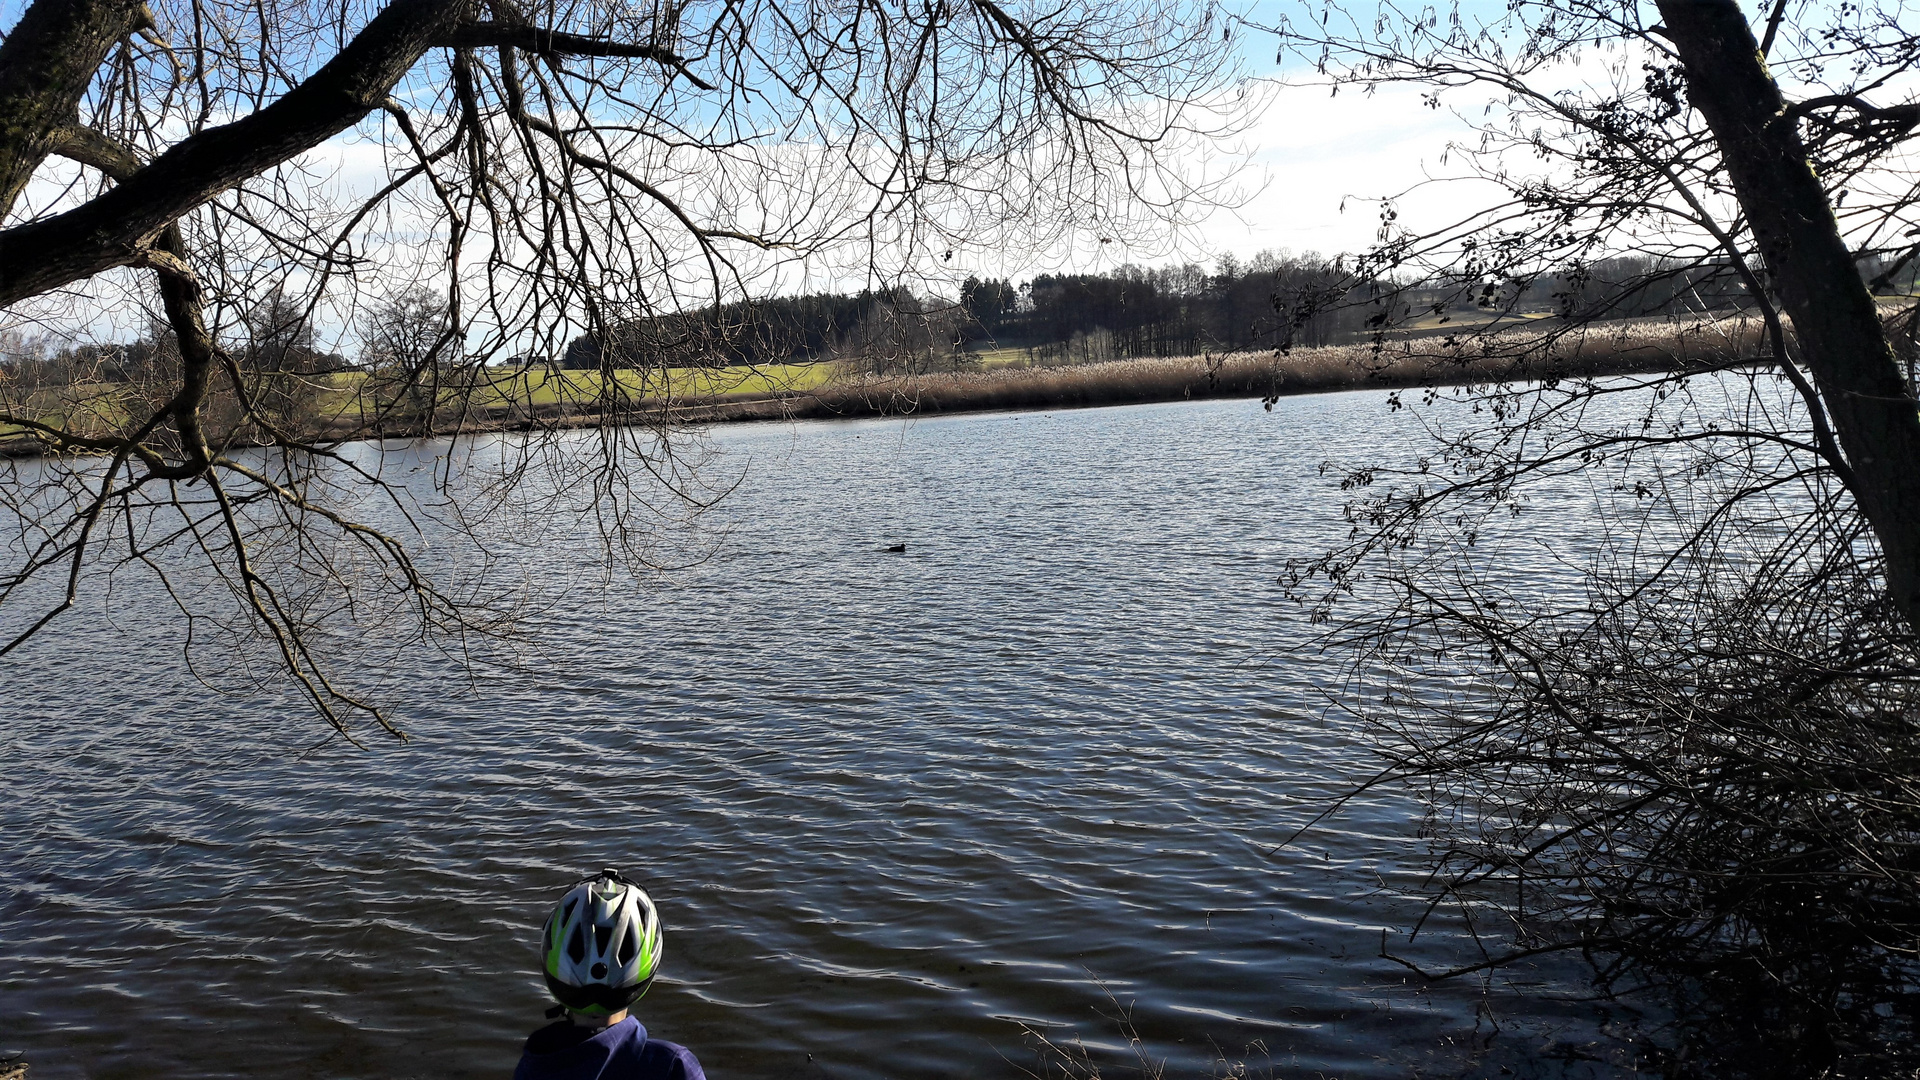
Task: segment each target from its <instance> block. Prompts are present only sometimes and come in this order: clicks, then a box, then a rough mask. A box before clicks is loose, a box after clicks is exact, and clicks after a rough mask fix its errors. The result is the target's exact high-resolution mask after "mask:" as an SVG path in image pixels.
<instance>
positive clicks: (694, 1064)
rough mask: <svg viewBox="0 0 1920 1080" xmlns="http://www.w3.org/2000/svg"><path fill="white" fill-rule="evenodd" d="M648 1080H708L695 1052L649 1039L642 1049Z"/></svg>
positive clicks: (673, 1043)
mask: <svg viewBox="0 0 1920 1080" xmlns="http://www.w3.org/2000/svg"><path fill="white" fill-rule="evenodd" d="M641 1060H642V1062H643V1063H644V1066H645V1072H646V1076H647V1078H648V1080H654V1078H656V1077H657V1078H659V1080H707V1074H706V1072H705V1070H703V1069H701V1068H700V1060H699V1059H698V1058H696V1057H694V1056H693V1051H691V1050H689V1049H687V1048H686V1047H684V1046H681V1045H680V1044H679V1043H676V1042H668V1041H667V1040H665V1039H653V1038H649V1039H648V1040H647V1043H646V1045H645V1046H644V1047H643V1048H642V1049H641Z"/></svg>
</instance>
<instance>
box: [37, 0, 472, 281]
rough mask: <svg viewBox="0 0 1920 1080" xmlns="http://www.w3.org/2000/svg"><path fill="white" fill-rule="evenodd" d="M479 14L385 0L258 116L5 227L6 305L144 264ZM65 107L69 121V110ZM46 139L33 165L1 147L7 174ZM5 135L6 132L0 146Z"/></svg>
mask: <svg viewBox="0 0 1920 1080" xmlns="http://www.w3.org/2000/svg"><path fill="white" fill-rule="evenodd" d="M48 6H54V7H58V6H60V5H59V3H58V2H57V0H40V2H39V3H38V4H36V5H35V6H34V9H33V10H34V11H38V10H40V8H42V7H48ZM472 9H473V5H472V2H471V0H390V2H388V3H387V4H386V5H385V6H384V7H383V8H382V9H381V10H380V12H379V13H378V14H376V15H375V16H374V17H373V18H372V20H370V21H369V22H368V23H367V25H366V27H365V28H364V29H363V30H361V31H360V33H359V34H357V35H355V37H354V39H353V40H352V41H351V42H349V43H348V45H347V47H346V48H344V49H342V50H341V51H340V53H339V54H338V55H336V56H335V57H334V58H333V59H332V60H329V61H328V62H327V63H326V64H325V65H323V66H322V67H321V68H320V70H318V71H316V72H314V73H313V74H312V75H311V76H309V77H308V78H307V79H306V80H305V81H304V82H302V83H301V84H300V85H298V86H296V87H294V88H293V89H292V90H289V91H288V92H287V93H286V94H285V95H284V96H283V97H281V98H280V99H279V100H277V101H275V102H273V103H272V104H270V105H268V106H266V107H265V108H263V109H261V110H260V111H259V112H256V113H252V114H250V115H248V116H244V117H242V118H240V119H238V120H235V121H233V122H232V123H230V124H225V125H223V126H221V127H216V128H209V129H207V130H205V131H202V132H199V133H197V134H194V135H191V136H189V137H187V138H186V139H183V140H181V141H180V142H179V143H177V144H175V145H174V146H173V147H171V148H170V149H168V150H167V151H166V152H165V153H163V154H161V155H160V156H159V157H157V158H155V159H154V160H153V161H152V162H150V163H148V164H147V165H146V166H145V167H143V168H141V169H140V170H139V171H138V172H136V173H134V174H133V175H132V176H129V177H127V179H126V181H125V182H124V183H122V184H120V185H119V186H117V187H114V188H111V189H109V190H108V191H106V192H105V193H103V194H101V195H100V196H98V197H96V198H94V199H92V200H90V201H89V202H87V203H86V204H85V205H83V206H79V207H76V208H74V209H72V210H69V211H67V212H66V213H63V214H59V215H56V216H54V217H50V218H44V219H42V220H39V221H34V222H30V223H28V224H25V225H17V226H15V227H13V228H11V229H7V230H4V231H0V307H4V306H6V305H8V304H12V303H15V302H17V301H19V300H22V299H25V298H26V297H29V296H36V295H38V294H40V293H43V292H46V291H48V290H49V289H57V288H59V287H61V286H63V285H67V284H70V283H72V282H75V281H79V280H82V279H84V278H87V277H91V276H92V275H94V274H97V273H99V272H101V271H102V270H107V269H110V268H112V267H115V266H126V265H128V264H130V263H134V262H137V261H139V260H140V259H141V257H142V252H143V250H144V249H149V248H151V247H152V245H153V243H154V240H155V239H156V237H158V235H159V234H160V232H161V230H163V229H165V228H166V227H167V226H169V225H171V224H173V223H174V222H175V221H177V220H179V219H180V217H181V216H183V215H185V214H187V213H190V212H192V211H193V210H194V209H195V208H197V207H199V206H201V205H203V204H205V203H206V202H207V201H208V200H210V199H212V198H214V197H215V196H217V195H219V194H220V193H221V192H223V191H226V190H228V189H229V188H231V187H233V186H234V185H235V184H238V183H240V182H242V181H244V180H246V179H247V178H248V177H252V176H257V175H259V174H260V173H262V172H265V171H266V170H268V169H271V168H273V167H275V166H277V165H279V164H281V163H283V162H285V161H288V160H290V159H292V158H293V157H295V156H297V155H299V154H300V153H302V152H304V151H307V150H310V149H312V148H313V147H316V146H318V145H320V144H321V143H323V142H325V141H327V140H328V139H330V138H332V137H333V136H335V135H338V134H339V133H340V132H342V131H345V130H346V129H348V128H349V127H352V126H353V125H354V124H356V123H358V122H359V121H360V119H361V118H362V117H364V116H366V115H367V113H369V112H371V111H372V110H374V109H376V108H378V107H379V106H380V104H381V102H383V101H385V100H386V97H387V94H388V93H389V92H390V91H391V90H392V89H393V87H394V85H395V84H396V83H398V82H399V81H400V80H401V79H402V78H403V77H405V75H406V73H407V71H408V69H410V68H412V67H413V65H414V64H415V63H417V62H418V61H419V59H420V57H421V56H422V55H424V54H425V53H426V51H427V50H428V49H429V48H432V47H433V46H434V44H435V43H436V42H437V41H439V40H443V39H446V38H449V37H451V36H452V34H453V32H454V31H455V30H456V29H457V28H458V27H459V26H460V25H461V24H462V23H463V22H464V21H465V20H466V17H467V16H468V15H470V14H471V12H472ZM49 21H51V20H49ZM136 25H137V24H136ZM28 29H30V28H28V27H26V25H25V20H22V26H21V27H18V28H16V29H15V30H14V32H13V34H12V35H10V36H9V37H8V38H7V41H6V45H7V47H12V46H13V44H14V42H15V40H16V39H20V40H23V41H24V37H23V35H25V34H26V32H27V30H28ZM36 32H39V31H36ZM22 47H23V48H25V45H23V46H22ZM36 55H37V54H36ZM80 60H84V58H79V59H77V60H76V61H75V64H74V65H72V66H74V67H76V68H77V66H78V63H79V61H80ZM98 66H99V61H98V60H96V61H95V62H94V67H98ZM62 70H65V69H64V68H63V69H62ZM91 74H92V73H91V71H90V70H89V72H88V77H89V78H90V77H91ZM84 86H85V84H84V82H83V83H82V89H84ZM76 97H77V94H76ZM3 108H4V101H0V109H3ZM68 108H69V114H70V112H71V102H68ZM67 122H70V120H69V121H67ZM49 138H50V136H45V135H43V136H40V137H39V139H38V141H37V143H36V144H35V145H36V146H37V147H38V149H37V153H38V156H37V157H31V155H32V154H33V153H34V152H35V151H34V147H27V149H26V150H24V151H23V150H18V149H14V148H10V147H7V146H0V167H3V166H5V165H6V164H7V162H9V161H11V160H14V159H15V158H18V159H20V160H22V161H25V160H27V158H28V157H31V161H32V165H35V166H37V165H38V163H39V161H40V160H41V159H42V158H44V157H45V156H46V153H47V149H48V147H49V146H50V145H51V144H50V142H49ZM5 139H6V131H5V129H0V142H4V141H5ZM27 172H28V173H29V174H30V173H31V172H32V167H31V166H29V167H28V168H27ZM21 182H22V183H23V184H24V182H25V181H24V179H23V180H22V181H21Z"/></svg>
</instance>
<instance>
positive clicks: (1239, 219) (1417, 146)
mask: <svg viewBox="0 0 1920 1080" xmlns="http://www.w3.org/2000/svg"><path fill="white" fill-rule="evenodd" d="M1489 5H1490V8H1489V12H1488V13H1489V14H1494V13H1497V12H1498V11H1499V9H1500V7H1501V6H1502V5H1501V4H1499V3H1498V2H1494V0H1468V3H1467V4H1463V7H1465V8H1466V10H1467V11H1468V13H1469V14H1470V15H1471V14H1472V13H1473V11H1474V9H1475V8H1477V7H1482V6H1489ZM1293 6H1294V5H1293V4H1292V3H1290V2H1286V3H1283V2H1281V0H1255V2H1251V3H1250V6H1242V7H1241V8H1240V9H1239V12H1240V14H1242V15H1243V16H1245V17H1246V19H1247V20H1248V21H1249V22H1251V23H1254V24H1261V23H1271V22H1275V21H1278V17H1279V13H1280V12H1281V11H1282V10H1284V9H1285V8H1288V7H1293ZM22 8H23V0H0V26H5V27H11V25H12V24H13V23H14V22H15V21H17V19H18V17H19V13H20V11H21V10H22ZM1235 40H1236V41H1238V42H1239V50H1240V65H1241V69H1242V71H1243V72H1244V74H1245V76H1247V77H1248V78H1250V79H1255V80H1274V79H1276V78H1277V77H1278V76H1279V75H1280V69H1279V67H1278V65H1277V63H1276V60H1275V57H1274V54H1273V53H1274V39H1273V37H1272V36H1271V35H1269V34H1266V33H1263V32H1261V31H1259V30H1254V29H1244V28H1243V29H1241V30H1240V31H1239V32H1238V33H1237V34H1236V38H1235ZM1465 130H1466V127H1465V125H1464V124H1463V123H1462V122H1461V121H1460V120H1459V119H1458V118H1457V117H1455V116H1453V115H1452V114H1451V113H1450V112H1448V111H1447V110H1444V109H1443V110H1439V111H1435V110H1432V109H1428V108H1425V107H1423V106H1422V105H1421V103H1420V101H1419V99H1418V93H1417V91H1415V90H1412V89H1391V88H1389V89H1385V90H1382V91H1380V92H1379V93H1377V94H1375V95H1373V96H1371V97H1368V96H1363V95H1360V94H1356V93H1352V92H1346V93H1342V94H1340V95H1338V96H1329V94H1328V91H1327V90H1326V88H1324V87H1310V86H1291V87H1284V88H1280V89H1278V90H1276V91H1274V92H1273V93H1271V94H1269V95H1267V98H1266V104H1265V107H1264V108H1263V109H1262V110H1261V111H1260V113H1259V114H1258V115H1257V116H1255V117H1253V119H1252V122H1251V124H1250V126H1249V127H1248V128H1247V129H1246V130H1245V131H1244V132H1243V133H1242V134H1241V136H1240V137H1239V139H1238V140H1237V141H1236V143H1235V144H1234V145H1232V146H1230V147H1226V148H1224V149H1223V151H1222V156H1223V157H1228V158H1231V157H1234V156H1236V155H1238V156H1239V158H1240V160H1241V161H1242V162H1243V170H1242V172H1241V173H1240V186H1241V189H1242V192H1243V195H1244V201H1243V202H1241V204H1240V205H1238V206H1235V207H1226V208H1220V209H1217V210H1214V211H1213V212H1211V213H1210V214H1206V215H1204V217H1203V219H1202V220H1201V221H1200V222H1199V223H1198V224H1197V225H1195V226H1194V227H1192V228H1190V229H1187V230H1185V231H1183V232H1181V233H1179V234H1178V235H1176V236H1171V237H1166V238H1163V239H1161V240H1160V241H1159V242H1157V243H1154V244H1152V245H1150V246H1148V247H1146V248H1143V249H1136V250H1129V249H1127V248H1124V247H1122V246H1120V245H1113V246H1109V247H1101V246H1096V245H1088V244H1082V245H1081V246H1079V247H1077V248H1075V249H1074V250H1072V251H1066V250H1061V251H1055V252H1038V253H1024V252H1020V253H1009V254H1008V255H1006V256H1004V257H1000V258H995V257H993V256H992V255H991V254H988V253H979V254H969V255H966V256H964V257H963V258H962V259H961V260H959V261H958V262H956V263H955V264H953V265H951V266H947V267H941V268H940V269H941V271H942V273H943V274H944V276H947V277H950V278H951V279H952V280H951V281H949V282H948V283H947V285H948V286H950V287H957V282H958V280H959V277H960V276H961V275H964V274H966V273H970V272H978V273H981V274H982V275H984V276H996V277H1009V278H1013V279H1014V280H1016V281H1017V280H1024V279H1026V278H1028V277H1031V276H1032V274H1034V273H1036V272H1045V271H1055V270H1062V269H1069V270H1080V271H1100V270H1107V269H1112V268H1113V267H1115V266H1118V265H1122V264H1126V263H1134V264H1143V265H1165V264H1167V263H1172V262H1198V263H1202V264H1211V263H1213V262H1214V261H1215V260H1216V259H1218V258H1219V257H1220V256H1222V255H1232V256H1235V257H1237V258H1240V259H1243V260H1244V259H1246V258H1249V257H1251V256H1253V255H1254V254H1256V253H1259V252H1262V251H1269V250H1286V251H1289V252H1292V253H1294V254H1304V253H1306V252H1310V251H1311V252H1319V253H1321V254H1325V255H1332V254H1337V253H1341V252H1353V251H1359V250H1363V249H1365V248H1366V247H1367V246H1369V244H1370V243H1371V242H1372V241H1373V239H1374V234H1375V229H1376V228H1377V225H1378V220H1377V217H1376V207H1375V205H1374V204H1373V203H1372V202H1371V201H1370V200H1372V199H1376V198H1378V197H1381V196H1387V195H1396V194H1399V193H1401V192H1403V191H1405V190H1407V189H1409V188H1411V187H1413V186H1415V185H1417V184H1420V183H1421V181H1422V180H1423V179H1425V178H1427V177H1428V176H1429V175H1431V174H1432V173H1433V172H1434V171H1436V170H1438V169H1440V168H1441V166H1440V164H1439V160H1440V158H1441V155H1442V153H1443V151H1444V150H1445V147H1446V144H1447V141H1448V140H1449V139H1450V138H1455V137H1459V136H1460V135H1461V134H1462V133H1463V132H1465ZM324 156H328V157H330V158H331V159H332V162H331V167H333V168H337V169H338V173H337V176H338V178H339V179H340V181H341V182H342V183H344V184H346V185H347V186H348V187H351V188H356V189H357V188H360V187H366V188H367V189H368V190H371V189H372V188H374V187H377V186H378V185H379V184H380V182H381V180H382V172H383V169H382V166H381V165H380V162H379V157H378V154H377V153H376V152H373V148H372V147H370V146H367V145H366V144H365V143H364V142H363V143H361V144H360V145H358V146H355V145H351V144H350V143H349V142H347V141H344V140H342V141H338V142H336V144H334V145H332V146H330V147H329V148H327V151H326V153H325V155H324ZM1471 197H1472V196H1471V194H1470V193H1469V192H1467V191H1463V190H1460V189H1459V187H1458V186H1457V185H1453V186H1449V185H1434V186H1430V187H1429V188H1428V189H1427V193H1426V194H1425V195H1424V196H1423V197H1422V198H1421V199H1419V200H1416V204H1417V205H1420V206H1421V208H1422V209H1424V210H1426V211H1428V212H1431V213H1434V214H1435V215H1436V216H1437V215H1440V214H1445V213H1447V212H1448V210H1449V209H1450V205H1449V204H1456V205H1457V207H1458V208H1461V209H1464V208H1465V207H1466V206H1468V205H1470V202H1469V200H1470V199H1471ZM836 285H838V286H840V287H845V285H846V283H845V282H837V283H836ZM855 287H857V286H855ZM782 291H785V290H782ZM944 291H954V290H953V288H948V289H946V290H944Z"/></svg>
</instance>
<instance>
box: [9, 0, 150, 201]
mask: <svg viewBox="0 0 1920 1080" xmlns="http://www.w3.org/2000/svg"><path fill="white" fill-rule="evenodd" d="M146 22H147V13H146V5H145V4H143V3H142V2H141V0H37V2H36V3H35V4H34V5H33V6H32V7H30V8H28V9H27V11H26V14H24V15H22V16H21V17H20V22H19V23H18V24H17V25H15V26H14V28H13V30H12V31H11V32H9V33H8V34H7V38H6V40H5V41H0V220H4V219H5V218H6V216H7V214H8V213H9V212H11V211H12V210H13V204H14V203H16V202H18V201H19V199H20V193H21V192H22V191H24V190H26V186H27V181H28V180H29V179H30V178H32V176H33V171H34V170H35V169H37V168H39V167H40V163H41V162H42V161H45V160H46V158H47V154H48V153H49V152H50V151H51V150H52V146H53V142H52V140H53V134H54V132H55V131H58V130H59V129H60V128H63V127H67V126H69V125H71V124H72V123H73V121H74V112H75V109H76V107H77V106H78V105H79V103H80V98H81V97H82V96H84V95H85V94H86V92H87V86H88V85H89V84H90V83H92V82H93V75H94V72H96V71H98V70H100V65H101V64H103V63H105V62H106V59H107V54H108V53H109V52H111V51H112V50H113V47H114V45H115V44H117V43H118V42H120V41H121V40H122V39H124V38H125V37H126V36H127V35H128V34H130V33H132V32H133V31H134V30H136V29H138V28H139V27H141V26H143V25H145V23H146Z"/></svg>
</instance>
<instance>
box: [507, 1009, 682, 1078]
mask: <svg viewBox="0 0 1920 1080" xmlns="http://www.w3.org/2000/svg"><path fill="white" fill-rule="evenodd" d="M513 1080H707V1074H706V1073H704V1072H701V1071H700V1063H699V1062H698V1061H696V1060H694V1057H693V1051H691V1050H688V1049H687V1048H686V1047H684V1046H681V1045H680V1044H679V1043H670V1042H664V1041H662V1040H660V1039H649V1038H647V1029H646V1028H644V1027H641V1026H640V1021H638V1020H635V1019H634V1018H633V1017H631V1016H629V1017H627V1018H626V1019H625V1020H622V1021H620V1022H619V1023H617V1024H614V1025H613V1026H611V1027H608V1028H603V1029H602V1030H600V1031H592V1030H590V1029H588V1028H583V1027H576V1026H574V1025H572V1024H569V1023H567V1022H566V1021H565V1020H562V1021H560V1022H559V1023H557V1024H548V1025H547V1026H546V1027H543V1028H541V1029H540V1030H539V1031H536V1032H534V1033H533V1034H532V1035H529V1036H527V1046H526V1049H525V1050H523V1051H522V1052H521V1054H520V1067H519V1068H517V1069H515V1070H513Z"/></svg>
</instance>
